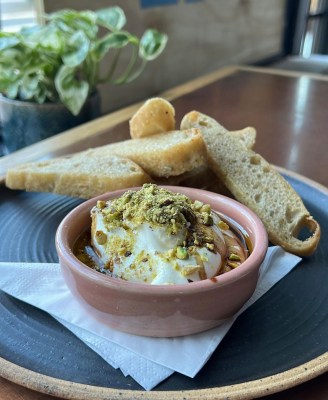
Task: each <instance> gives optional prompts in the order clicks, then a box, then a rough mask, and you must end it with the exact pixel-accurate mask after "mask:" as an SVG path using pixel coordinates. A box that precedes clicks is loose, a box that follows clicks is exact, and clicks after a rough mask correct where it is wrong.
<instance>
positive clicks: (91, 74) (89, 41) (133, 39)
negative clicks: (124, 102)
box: [0, 7, 167, 151]
mask: <svg viewBox="0 0 328 400" xmlns="http://www.w3.org/2000/svg"><path fill="white" fill-rule="evenodd" d="M125 23H126V17H125V14H124V12H123V10H122V9H121V8H119V7H110V8H106V9H101V10H97V11H91V10H84V11H76V10H70V9H65V10H61V11H58V12H55V13H53V14H50V15H47V16H46V23H45V24H44V25H40V26H34V27H31V28H23V29H21V31H20V32H18V33H6V32H0V93H1V95H0V121H1V124H2V134H3V140H4V142H5V144H6V146H7V148H8V151H14V150H16V149H18V148H21V147H24V146H26V145H28V144H31V143H34V142H36V141H38V140H41V139H43V138H45V137H48V136H50V135H53V134H55V133H58V132H61V131H64V130H66V129H68V128H70V127H72V126H74V125H78V124H80V123H83V122H86V121H87V120H89V119H92V118H94V117H97V116H99V114H100V108H99V97H98V94H97V87H98V85H100V84H124V83H128V82H131V81H132V80H134V79H136V78H137V77H138V76H139V75H140V74H141V73H142V71H143V70H144V68H145V65H146V64H147V62H148V61H151V60H154V59H155V58H157V57H158V56H159V55H160V54H161V52H162V51H163V50H164V48H165V46H166V42H167V36H166V35H165V34H162V33H160V32H158V31H157V30H155V29H148V30H146V31H145V32H144V34H143V35H142V37H141V38H140V39H139V38H138V37H137V36H135V35H133V34H131V33H129V32H127V31H126V30H123V27H124V25H125ZM127 46H129V47H131V58H130V61H129V63H128V65H125V66H124V67H123V68H122V66H121V65H120V64H119V58H120V54H121V52H122V50H123V49H124V48H125V47H127ZM108 53H112V57H111V61H110V62H109V63H108V66H107V71H106V72H105V74H103V75H102V74H101V70H100V67H101V65H102V64H103V62H104V57H105V56H106V55H107V54H108ZM107 58H108V56H107ZM107 58H106V63H107ZM118 66H119V67H118ZM37 131H38V132H37Z"/></svg>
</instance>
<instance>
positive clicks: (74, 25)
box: [47, 9, 98, 39]
mask: <svg viewBox="0 0 328 400" xmlns="http://www.w3.org/2000/svg"><path fill="white" fill-rule="evenodd" d="M47 18H48V19H50V20H51V21H54V23H55V24H57V26H58V27H59V28H60V29H61V30H63V31H64V32H67V33H68V32H74V31H77V30H82V31H83V32H84V33H85V34H86V36H87V37H88V38H89V39H94V38H95V37H96V36H97V33H98V25H97V15H96V13H94V12H93V11H90V10H86V11H75V10H70V9H64V10H61V11H57V12H55V13H53V14H50V15H49V16H47Z"/></svg>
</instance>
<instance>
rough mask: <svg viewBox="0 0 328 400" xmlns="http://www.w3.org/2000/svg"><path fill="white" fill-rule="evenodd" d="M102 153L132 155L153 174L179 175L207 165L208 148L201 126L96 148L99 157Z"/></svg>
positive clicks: (96, 154)
mask: <svg viewBox="0 0 328 400" xmlns="http://www.w3.org/2000/svg"><path fill="white" fill-rule="evenodd" d="M101 154H107V155H108V154H116V155H119V156H121V157H126V158H129V159H130V160H132V161H134V162H135V163H137V164H138V165H139V166H140V167H141V168H142V169H143V170H144V171H146V173H147V174H149V175H150V176H151V177H168V176H172V175H174V176H176V175H180V174H183V173H184V172H187V171H190V170H192V169H194V168H198V167H200V166H203V165H206V149H205V144H204V141H203V137H202V134H201V131H200V130H199V129H188V130H185V131H171V132H164V133H160V134H158V135H153V136H150V137H145V138H140V139H130V140H125V141H123V142H118V143H112V144H108V145H105V146H102V147H98V148H95V149H93V155H94V156H95V157H98V155H101Z"/></svg>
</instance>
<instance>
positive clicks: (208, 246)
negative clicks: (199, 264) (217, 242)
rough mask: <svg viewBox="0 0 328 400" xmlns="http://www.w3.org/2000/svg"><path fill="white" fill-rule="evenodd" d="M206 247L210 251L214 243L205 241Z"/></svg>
mask: <svg viewBox="0 0 328 400" xmlns="http://www.w3.org/2000/svg"><path fill="white" fill-rule="evenodd" d="M206 247H207V248H208V249H209V250H211V251H213V250H214V244H213V243H206Z"/></svg>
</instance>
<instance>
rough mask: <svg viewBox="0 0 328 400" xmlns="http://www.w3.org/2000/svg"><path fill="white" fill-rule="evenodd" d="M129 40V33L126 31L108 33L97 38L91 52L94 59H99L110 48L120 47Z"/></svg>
mask: <svg viewBox="0 0 328 400" xmlns="http://www.w3.org/2000/svg"><path fill="white" fill-rule="evenodd" d="M130 40H131V35H130V34H129V33H128V32H114V33H109V34H108V35H106V36H104V37H103V38H101V39H100V40H98V41H97V42H96V43H95V45H94V47H93V49H92V54H93V57H94V59H95V60H96V61H100V60H101V59H102V58H103V57H104V56H105V54H106V53H107V52H108V50H110V49H121V48H122V47H124V46H126V45H127V44H128V43H129V42H130Z"/></svg>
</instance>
